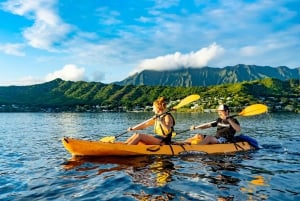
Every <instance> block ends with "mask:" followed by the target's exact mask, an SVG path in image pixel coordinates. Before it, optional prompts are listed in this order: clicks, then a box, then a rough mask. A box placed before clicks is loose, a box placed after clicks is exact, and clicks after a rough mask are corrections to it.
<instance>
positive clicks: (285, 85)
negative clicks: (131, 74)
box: [0, 78, 300, 112]
mask: <svg viewBox="0 0 300 201" xmlns="http://www.w3.org/2000/svg"><path fill="white" fill-rule="evenodd" d="M195 93H197V94H199V95H200V96H201V99H200V101H198V103H197V104H198V105H199V107H200V108H202V109H203V108H215V107H216V105H218V104H219V101H223V102H226V103H228V104H229V105H230V106H234V107H241V106H244V105H249V104H252V103H258V102H263V103H267V104H268V105H269V106H271V107H275V106H276V107H279V106H280V107H283V108H285V107H288V110H291V111H300V103H299V102H300V101H299V100H300V95H299V94H300V79H290V80H287V81H282V80H279V79H273V78H265V79H262V80H254V81H243V82H238V83H235V84H221V85H214V86H207V87H203V86H197V87H172V86H143V85H139V86H134V85H126V86H120V85H116V84H103V83H98V82H83V81H80V82H71V81H64V80H61V79H56V80H53V81H51V82H46V83H43V84H37V85H31V86H5V87H0V111H2V112H16V111H22V112H24V111H29V112H32V111H49V112H52V111H55V112H61V111H71V112H73V111H78V112H82V111H95V112H98V111H104V110H109V111H123V110H134V109H135V108H136V107H139V108H145V107H146V106H151V105H152V102H153V101H154V100H155V99H156V98H157V97H159V96H164V97H166V98H167V99H169V100H170V101H176V100H178V99H182V98H184V97H186V96H188V95H190V94H195Z"/></svg>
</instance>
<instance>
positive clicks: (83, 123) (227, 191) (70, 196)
mask: <svg viewBox="0 0 300 201" xmlns="http://www.w3.org/2000/svg"><path fill="white" fill-rule="evenodd" d="M151 116H152V113H97V114H93V113H80V114H78V113H0V176H1V179H0V200H182V201H184V200H280V201H282V200H300V182H299V179H300V157H299V156H300V146H299V144H300V114H290V113H280V114H264V115H259V116H255V117H238V120H239V121H240V123H241V126H242V133H243V134H246V135H249V136H251V137H254V138H255V139H257V140H258V142H259V143H260V145H261V146H262V149H260V150H257V151H252V152H246V153H239V154H235V155H213V156H204V155H192V156H180V157H154V156H152V157H130V158H129V157H126V158H112V157H105V158H89V159H74V158H73V159H72V158H71V155H70V154H69V153H68V152H67V151H66V150H65V149H64V148H63V146H62V144H61V138H62V137H64V136H69V137H76V138H83V139H91V140H98V139H99V138H101V137H104V136H111V135H117V134H119V133H122V132H124V131H126V129H127V128H128V127H129V126H134V125H135V124H138V123H140V122H142V121H144V120H146V119H148V118H150V117H151ZM174 116H175V118H176V130H177V131H180V130H185V129H187V128H189V127H190V125H193V124H195V125H197V124H201V123H205V122H210V121H212V120H214V119H215V118H216V117H217V116H216V114H174ZM147 132H152V129H149V130H147ZM214 132H215V130H214V129H213V128H211V129H207V130H205V132H204V133H205V134H214ZM195 133H196V132H194V131H193V132H187V133H182V134H181V135H180V136H177V137H176V138H177V140H182V139H185V138H187V137H189V136H192V135H193V134H195ZM129 136H130V133H128V134H126V135H124V136H122V137H120V138H119V140H125V139H126V138H127V137H129Z"/></svg>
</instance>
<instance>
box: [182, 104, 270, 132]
mask: <svg viewBox="0 0 300 201" xmlns="http://www.w3.org/2000/svg"><path fill="white" fill-rule="evenodd" d="M267 111H268V106H266V105H264V104H253V105H249V106H247V107H245V108H244V109H243V110H242V111H241V112H240V113H238V114H235V115H231V116H229V118H230V117H237V116H243V117H248V116H254V115H259V114H262V113H266V112H267ZM215 122H216V121H212V122H209V123H205V124H201V125H198V126H195V129H199V128H202V127H204V126H207V125H210V124H212V123H215ZM190 130H191V129H187V130H184V131H181V132H178V133H177V134H180V133H185V132H187V131H190Z"/></svg>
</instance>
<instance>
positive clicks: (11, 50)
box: [0, 43, 25, 56]
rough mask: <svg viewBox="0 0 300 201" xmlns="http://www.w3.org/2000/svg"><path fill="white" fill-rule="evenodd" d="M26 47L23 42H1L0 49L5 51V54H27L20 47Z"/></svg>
mask: <svg viewBox="0 0 300 201" xmlns="http://www.w3.org/2000/svg"><path fill="white" fill-rule="evenodd" d="M23 47H24V45H23V44H11V43H7V44H2V45H1V44H0V51H2V52H4V53H5V54H9V55H15V56H25V53H24V52H22V51H21V50H20V49H22V48H23Z"/></svg>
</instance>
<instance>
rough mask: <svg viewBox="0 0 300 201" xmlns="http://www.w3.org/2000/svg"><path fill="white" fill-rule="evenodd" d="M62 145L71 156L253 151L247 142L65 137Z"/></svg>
mask: <svg viewBox="0 0 300 201" xmlns="http://www.w3.org/2000/svg"><path fill="white" fill-rule="evenodd" d="M62 143H63V145H64V147H65V149H66V150H67V151H68V152H69V153H70V154H71V155H72V156H141V155H186V154H224V153H233V152H240V151H249V150H254V149H255V148H254V147H252V146H251V145H250V144H249V143H248V142H237V143H227V144H210V145H188V144H181V145H179V144H174V145H173V144H172V145H127V144H123V143H106V142H100V141H90V140H82V139H74V138H67V137H65V138H63V139H62Z"/></svg>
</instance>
